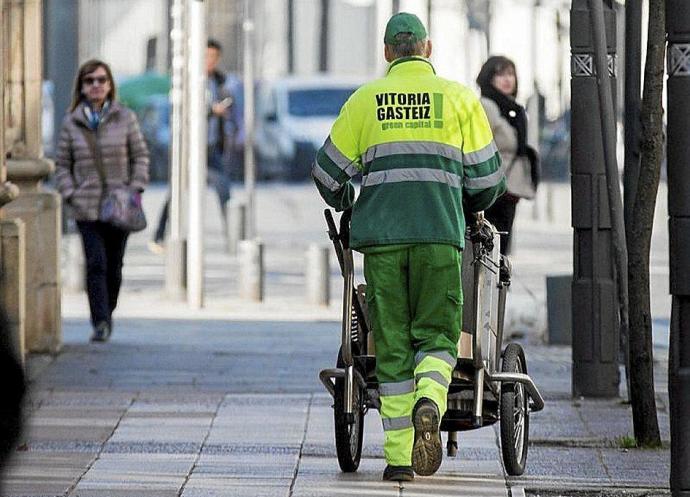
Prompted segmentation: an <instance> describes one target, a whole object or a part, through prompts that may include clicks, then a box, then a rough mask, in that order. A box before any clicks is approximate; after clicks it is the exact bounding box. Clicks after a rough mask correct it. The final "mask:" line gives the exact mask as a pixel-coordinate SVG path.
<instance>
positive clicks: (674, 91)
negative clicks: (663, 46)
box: [666, 0, 690, 497]
mask: <svg viewBox="0 0 690 497" xmlns="http://www.w3.org/2000/svg"><path fill="white" fill-rule="evenodd" d="M666 30H667V32H668V38H667V40H668V52H667V54H668V55H667V57H668V82H667V91H668V92H667V94H668V104H667V108H668V141H667V147H668V148H667V158H668V213H669V217H670V218H669V241H670V256H669V260H670V265H671V267H670V278H671V294H672V295H673V300H672V304H671V306H672V307H671V337H670V353H669V358H670V360H669V385H668V393H669V399H670V407H671V409H670V414H671V416H670V418H671V493H672V495H673V496H674V497H690V416H688V413H690V250H688V247H690V141H688V139H687V133H688V129H690V2H688V1H687V0H668V2H667V3H666Z"/></svg>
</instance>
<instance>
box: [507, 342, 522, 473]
mask: <svg viewBox="0 0 690 497" xmlns="http://www.w3.org/2000/svg"><path fill="white" fill-rule="evenodd" d="M501 370H502V371H503V372H504V373H526V372H527V368H526V364H525V353H524V352H523V350H522V347H520V345H518V344H516V343H510V344H508V346H507V347H506V350H505V352H504V354H503V365H502V368H501ZM528 402H529V397H528V395H527V393H526V392H525V386H524V385H523V384H522V383H503V384H501V451H502V452H503V462H504V464H505V467H506V471H507V472H508V474H509V475H511V476H519V475H521V474H522V473H524V472H525V464H526V462H527V446H528V443H529V405H528Z"/></svg>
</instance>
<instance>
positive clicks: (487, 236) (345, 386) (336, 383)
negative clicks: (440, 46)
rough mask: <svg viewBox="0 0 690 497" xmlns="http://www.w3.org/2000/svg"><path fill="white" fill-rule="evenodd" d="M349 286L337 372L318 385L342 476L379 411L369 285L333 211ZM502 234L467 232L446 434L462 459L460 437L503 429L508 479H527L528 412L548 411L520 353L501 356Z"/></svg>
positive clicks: (514, 347) (482, 225) (480, 225)
mask: <svg viewBox="0 0 690 497" xmlns="http://www.w3.org/2000/svg"><path fill="white" fill-rule="evenodd" d="M324 214H325V217H326V222H327V224H328V236H329V238H330V239H331V240H332V242H333V245H334V247H335V252H336V255H337V257H338V261H339V263H340V268H341V270H342V274H343V278H344V291H343V320H342V337H341V345H340V350H339V352H338V358H337V363H336V367H335V368H331V369H324V370H323V371H321V372H320V374H319V378H320V380H321V382H322V383H323V384H324V386H325V387H326V390H328V392H329V393H330V394H331V395H332V396H333V401H334V402H333V410H334V422H335V423H334V424H335V445H336V451H337V454H338V463H339V465H340V468H341V470H342V471H344V472H353V471H356V470H357V468H358V466H359V461H360V458H361V455H362V441H363V435H364V416H365V415H366V413H367V411H368V410H369V409H372V408H373V409H379V408H380V401H379V397H378V381H377V379H376V351H375V347H374V341H373V334H372V333H371V326H370V322H369V318H368V313H367V307H366V300H365V295H366V285H364V284H360V285H358V286H355V280H354V262H353V256H352V250H351V249H350V247H349V225H350V215H351V213H350V211H345V212H344V213H343V214H342V216H341V217H340V229H337V228H336V224H335V221H334V218H333V214H332V212H331V210H330V209H327V210H325V211H324ZM499 246H500V243H499V234H498V232H497V231H496V229H495V228H494V227H493V226H492V225H491V224H490V223H489V222H488V221H486V220H485V219H484V218H483V216H481V215H480V216H478V217H477V219H476V222H473V223H470V227H469V228H468V230H467V236H466V246H465V250H464V256H463V267H462V280H463V281H462V285H463V293H464V307H463V324H462V330H461V333H460V340H459V343H458V360H457V364H456V366H455V368H454V370H453V374H452V380H451V383H450V386H449V390H448V409H447V411H446V413H445V415H444V416H443V419H442V420H441V430H442V431H446V432H448V437H447V445H446V449H447V453H448V455H449V456H455V455H456V453H457V449H458V445H457V434H458V432H459V431H465V430H473V429H477V428H481V427H482V426H488V425H492V424H494V423H496V422H499V423H500V433H501V452H502V455H503V461H504V464H505V468H506V470H507V472H508V474H510V475H521V474H522V473H523V472H524V471H525V465H526V461H527V447H528V441H529V416H530V412H537V411H540V410H542V409H543V408H544V399H543V398H542V396H541V394H540V393H539V390H538V389H537V387H536V385H535V384H534V382H533V381H532V379H531V378H530V377H529V375H528V374H527V362H526V360H525V354H524V351H523V349H522V347H521V346H520V345H519V344H517V343H509V344H508V345H507V346H506V347H505V349H502V342H503V319H504V313H505V304H506V294H507V291H508V286H509V285H510V276H511V267H510V262H509V260H508V259H507V258H506V257H504V256H502V255H501V254H500V250H499Z"/></svg>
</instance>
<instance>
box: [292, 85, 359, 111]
mask: <svg viewBox="0 0 690 497" xmlns="http://www.w3.org/2000/svg"><path fill="white" fill-rule="evenodd" d="M355 89H356V88H317V89H312V90H292V91H290V93H288V112H289V113H290V114H291V115H293V116H298V117H311V116H324V117H335V116H337V115H338V113H340V108H341V107H342V106H343V104H344V103H345V101H346V100H347V99H348V98H349V97H350V95H352V93H354V91H355Z"/></svg>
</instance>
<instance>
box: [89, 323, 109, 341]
mask: <svg viewBox="0 0 690 497" xmlns="http://www.w3.org/2000/svg"><path fill="white" fill-rule="evenodd" d="M108 338H110V325H109V324H108V322H107V321H100V322H98V323H96V326H95V327H94V329H93V335H91V341H92V342H107V341H108Z"/></svg>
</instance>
